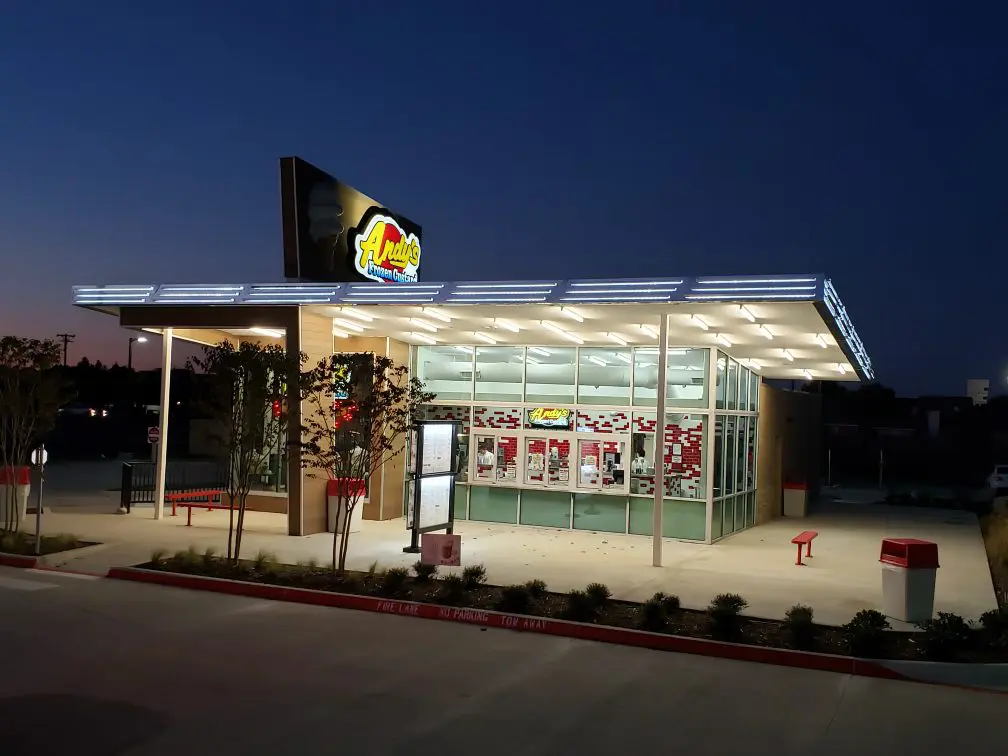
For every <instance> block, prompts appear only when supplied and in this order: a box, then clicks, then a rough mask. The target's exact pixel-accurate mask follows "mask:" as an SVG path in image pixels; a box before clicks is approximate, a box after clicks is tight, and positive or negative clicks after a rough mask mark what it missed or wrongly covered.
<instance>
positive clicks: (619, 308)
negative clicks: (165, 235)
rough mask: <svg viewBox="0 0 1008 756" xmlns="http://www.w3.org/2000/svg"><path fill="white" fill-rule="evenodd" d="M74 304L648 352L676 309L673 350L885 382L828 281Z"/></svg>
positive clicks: (761, 367) (174, 292) (354, 291)
mask: <svg viewBox="0 0 1008 756" xmlns="http://www.w3.org/2000/svg"><path fill="white" fill-rule="evenodd" d="M73 297H74V304H76V305H79V306H82V307H88V308H91V309H96V310H102V311H105V312H110V313H118V311H119V309H120V308H122V307H138V306H139V307H143V306H150V305H156V306H159V307H163V306H165V305H172V306H212V307H241V306H247V305H260V306H262V305H267V306H269V305H274V306H275V305H288V306H302V307H306V308H307V309H310V310H312V311H314V312H317V313H319V314H324V315H327V316H329V317H332V318H333V319H334V325H333V330H334V333H335V335H336V336H341V335H344V336H345V335H347V334H348V333H354V332H357V333H366V334H367V335H371V336H390V337H395V338H399V339H402V340H404V341H408V342H411V343H415V344H431V343H437V344H448V345H453V344H460V345H461V344H477V345H479V344H489V343H499V344H502V345H504V344H513V345H540V344H541V345H548V344H564V343H566V344H570V343H581V344H585V345H589V346H591V345H606V346H610V347H611V346H614V345H622V344H624V343H625V344H629V345H641V346H644V345H650V344H654V343H655V341H656V338H657V337H656V331H657V328H658V323H659V321H660V317H661V315H662V313H667V314H669V315H670V316H671V317H670V323H669V343H670V344H674V345H682V346H717V347H718V348H720V349H722V350H723V351H725V352H727V353H728V354H730V355H732V356H733V357H735V358H736V359H738V360H740V361H743V362H746V363H747V364H749V365H750V366H751V367H753V368H754V369H756V370H758V371H759V372H760V373H761V374H762V375H763V376H764V377H767V378H787V379H802V378H809V377H814V378H817V379H820V378H821V379H825V380H857V379H858V378H860V379H861V380H873V379H874V372H873V371H872V367H871V361H870V359H869V358H868V354H867V352H866V351H865V348H864V345H863V344H862V342H861V339H860V337H859V336H858V334H857V332H856V331H855V330H854V326H853V324H852V323H851V320H850V318H849V317H848V315H847V312H846V310H845V308H844V306H843V304H842V303H841V301H840V298H839V297H838V296H837V293H836V290H835V289H834V287H833V285H832V283H831V282H830V280H829V279H828V278H826V277H824V276H821V275H811V274H810V275H789V276H729V277H701V278H668V279H643V278H641V279H614V280H595V281H592V280H570V281H560V280H544V281H470V282H445V283H416V284H395V285H387V284H379V283H344V284H315V283H275V284H219V285H217V284H206V285H204V284H162V285H149V286H119V285H110V286H75V287H74V290H73ZM348 324H349V325H348ZM166 325H170V324H167V323H166ZM351 326H354V327H352V328H351Z"/></svg>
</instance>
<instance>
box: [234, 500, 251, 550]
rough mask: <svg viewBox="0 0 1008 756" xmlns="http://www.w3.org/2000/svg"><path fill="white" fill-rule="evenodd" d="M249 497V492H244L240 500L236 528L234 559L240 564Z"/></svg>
mask: <svg viewBox="0 0 1008 756" xmlns="http://www.w3.org/2000/svg"><path fill="white" fill-rule="evenodd" d="M247 499H248V493H247V492H246V493H242V494H241V496H240V498H239V500H238V527H237V529H236V530H235V550H234V561H235V564H238V559H239V555H240V553H241V541H242V533H243V532H244V530H245V503H246V500H247Z"/></svg>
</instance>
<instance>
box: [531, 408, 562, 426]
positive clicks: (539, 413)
mask: <svg viewBox="0 0 1008 756" xmlns="http://www.w3.org/2000/svg"><path fill="white" fill-rule="evenodd" d="M527 412H528V424H529V425H531V426H532V427H533V428H569V427H570V421H571V411H570V410H569V409H566V408H561V407H536V408H535V409H530V410H527Z"/></svg>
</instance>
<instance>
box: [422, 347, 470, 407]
mask: <svg viewBox="0 0 1008 756" xmlns="http://www.w3.org/2000/svg"><path fill="white" fill-rule="evenodd" d="M473 352H474V349H473V348H472V347H468V346H466V347H447V346H419V347H417V349H416V360H415V362H414V365H415V370H414V375H416V377H417V378H419V379H420V380H421V381H423V382H424V383H425V384H426V385H427V390H428V391H432V392H433V393H434V394H436V395H437V400H438V401H446V400H449V401H450V400H452V399H464V400H470V399H472V392H473V387H472V377H473Z"/></svg>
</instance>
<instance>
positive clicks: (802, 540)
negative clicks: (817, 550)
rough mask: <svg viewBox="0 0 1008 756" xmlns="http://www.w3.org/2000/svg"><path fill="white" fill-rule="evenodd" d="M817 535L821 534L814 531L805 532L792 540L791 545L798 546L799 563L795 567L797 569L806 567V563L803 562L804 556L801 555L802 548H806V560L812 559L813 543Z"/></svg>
mask: <svg viewBox="0 0 1008 756" xmlns="http://www.w3.org/2000/svg"><path fill="white" fill-rule="evenodd" d="M817 535H819V534H818V533H817V532H816V531H814V530H803V531H802V532H801V533H799V534H798V535H796V536H795V537H794V538H792V539H791V543H795V544H798V561H797V562H795V565H796V566H797V567H804V566H805V564H804V562H802V555H801V547H802V546H805V547H806V552H805V558H806V559H811V558H812V541H813V540H815V537H816V536H817Z"/></svg>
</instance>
